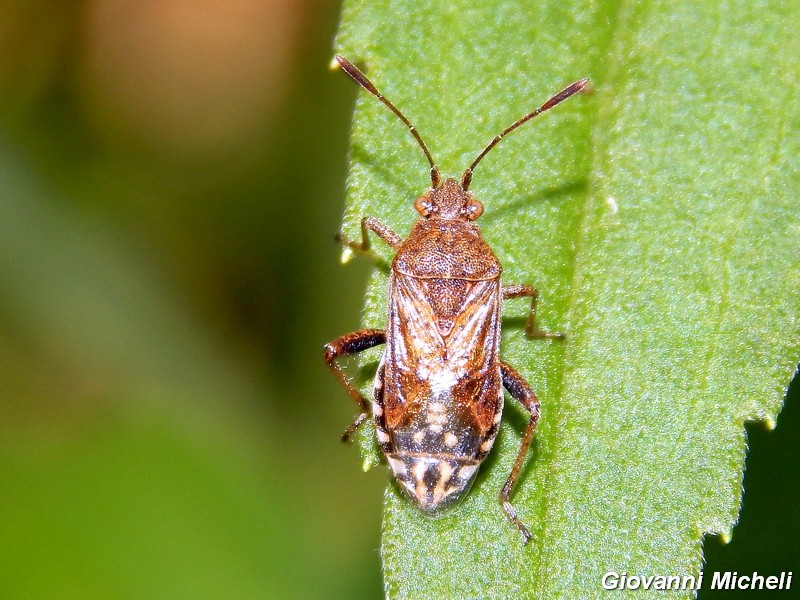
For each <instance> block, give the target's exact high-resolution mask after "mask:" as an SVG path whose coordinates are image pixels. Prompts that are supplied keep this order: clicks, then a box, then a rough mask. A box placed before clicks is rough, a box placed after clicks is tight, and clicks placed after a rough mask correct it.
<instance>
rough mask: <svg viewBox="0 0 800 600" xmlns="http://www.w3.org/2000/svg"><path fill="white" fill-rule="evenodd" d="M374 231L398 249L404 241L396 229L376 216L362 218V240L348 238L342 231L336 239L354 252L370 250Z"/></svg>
mask: <svg viewBox="0 0 800 600" xmlns="http://www.w3.org/2000/svg"><path fill="white" fill-rule="evenodd" d="M370 231H372V232H373V233H375V235H377V236H378V237H379V238H381V239H382V240H383V241H384V242H386V243H387V244H389V245H390V246H391V247H392V248H394V249H395V250H397V249H398V248H399V247H400V245H401V244H402V243H403V238H401V237H400V236H399V235H397V234H396V233H395V232H394V231H392V230H391V229H389V228H388V227H387V226H386V225H384V224H383V223H381V222H380V221H378V219H376V218H374V217H364V218H363V219H361V242H354V241H352V240H348V239H347V238H346V237H344V236H343V235H342V234H341V233H337V234H336V241H337V242H341V243H342V244H344V246H345V247H346V248H348V249H349V250H351V251H353V252H369V249H370V244H369V232H370Z"/></svg>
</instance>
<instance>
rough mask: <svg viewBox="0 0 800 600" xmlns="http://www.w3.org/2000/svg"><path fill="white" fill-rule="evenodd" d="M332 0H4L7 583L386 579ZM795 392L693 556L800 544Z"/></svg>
mask: <svg viewBox="0 0 800 600" xmlns="http://www.w3.org/2000/svg"><path fill="white" fill-rule="evenodd" d="M338 11H339V6H338V4H337V3H336V2H332V1H327V0H311V1H308V2H304V3H298V2H294V3H293V2H290V1H289V0H193V1H189V0H157V1H156V0H139V1H138V2H134V1H124V0H117V1H112V0H91V1H89V0H86V1H83V2H72V3H70V2H59V1H57V0H50V1H47V0H26V1H23V0H18V1H14V0H6V1H5V2H3V3H2V4H0V598H3V599H22V598H25V599H28V598H30V599H51V598H59V599H61V598H65V599H70V598H76V599H77V598H81V599H83V598H89V597H92V598H131V599H133V598H136V599H139V598H147V599H151V598H171V599H173V598H191V599H193V600H196V599H198V598H362V597H363V598H374V597H378V596H380V595H381V588H382V585H381V581H380V564H379V554H378V548H379V543H380V539H379V536H380V514H379V510H380V503H381V498H382V494H381V490H382V488H383V487H384V484H385V482H386V480H387V474H386V472H385V470H384V469H377V470H374V471H373V472H370V473H369V474H366V475H365V474H363V473H361V470H360V459H359V457H358V453H357V452H356V451H355V449H353V448H348V447H345V446H344V445H342V444H340V443H339V442H338V435H339V434H340V433H341V431H343V429H344V428H345V426H346V425H347V424H348V423H349V422H350V420H351V419H352V417H353V416H354V415H355V412H356V411H355V410H354V407H353V406H351V403H350V402H349V400H348V398H347V397H346V395H345V394H344V392H343V391H342V390H340V389H339V388H338V387H337V386H336V385H335V382H334V380H333V378H332V377H331V376H330V375H329V374H328V373H327V371H326V369H325V367H324V365H323V362H322V345H323V344H324V343H325V342H327V341H329V340H330V339H332V338H334V337H335V336H337V335H340V334H342V333H344V332H347V331H350V330H353V329H355V328H356V327H357V324H358V316H359V307H360V304H361V300H360V296H361V292H362V290H363V286H364V282H365V277H366V273H367V270H368V269H369V262H368V261H358V260H357V261H354V262H353V263H351V264H350V265H349V266H348V267H347V268H343V267H341V266H340V265H339V264H338V257H339V255H340V250H339V248H338V247H337V246H336V244H335V243H334V242H333V238H332V235H333V233H334V232H335V231H336V228H337V227H338V223H339V218H340V214H341V211H342V203H343V190H344V180H345V164H346V158H347V131H348V127H349V123H350V119H351V114H352V103H353V98H354V97H355V94H356V89H355V86H354V85H353V84H352V82H350V81H348V80H346V78H345V77H343V76H341V75H340V74H339V75H337V74H332V73H330V72H328V70H327V64H328V62H329V61H330V57H331V53H332V51H331V42H332V38H333V34H334V32H335V28H336V20H337V18H338ZM795 404H797V402H795ZM796 408H797V407H794V406H793V405H792V404H791V402H790V404H789V407H788V409H787V410H786V412H785V413H784V414H783V415H781V418H780V419H779V425H780V427H779V428H778V430H777V431H776V432H774V433H770V434H766V433H764V432H763V429H762V426H760V425H754V426H752V427H750V431H751V434H752V436H751V442H752V447H753V454H752V455H751V458H749V459H748V469H749V471H748V475H747V479H746V481H745V485H746V488H747V490H748V494H747V495H746V496H745V512H744V513H743V517H742V525H741V526H740V528H738V529H737V530H736V531H735V532H734V542H733V544H732V545H731V546H729V547H726V548H721V547H720V546H719V544H718V542H717V541H716V540H714V539H711V540H709V541H708V542H707V544H706V546H707V549H708V552H709V555H710V561H711V562H710V564H709V569H712V570H713V569H719V570H722V569H723V568H729V569H731V570H737V569H738V570H739V571H740V572H744V571H746V569H747V568H748V565H750V564H751V563H752V564H753V565H754V566H755V567H758V568H763V569H767V568H772V567H771V566H770V565H771V564H772V563H774V566H775V567H776V568H778V570H780V568H786V565H787V561H786V554H785V553H786V552H787V551H789V550H788V549H789V548H794V549H795V556H796V548H797V546H796V542H795V540H796V537H797V534H798V508H797V503H796V497H797V494H798V492H800V489H799V488H800V486H798V482H797V477H796V476H795V475H794V473H795V472H796V469H788V470H787V469H786V465H787V464H794V463H792V460H793V459H792V457H795V458H797V452H798V450H797V444H796V432H797V431H798V428H799V427H800V418H798V414H800V411H798V410H796ZM792 528H794V529H792ZM781 548H785V549H786V550H783V551H782V550H781ZM754 560H755V561H760V562H758V564H756V563H754V562H753V561H754ZM748 561H750V562H748ZM770 561H772V562H770Z"/></svg>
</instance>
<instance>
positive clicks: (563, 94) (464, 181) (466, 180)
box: [337, 57, 589, 191]
mask: <svg viewBox="0 0 800 600" xmlns="http://www.w3.org/2000/svg"><path fill="white" fill-rule="evenodd" d="M337 58H338V57H337ZM587 83H589V80H588V79H581V80H580V81H576V82H575V83H573V84H571V85H568V86H567V87H565V88H564V89H563V90H561V91H560V92H558V93H557V94H556V95H555V96H553V97H552V98H550V99H549V100H548V101H547V102H545V103H544V104H542V105H541V106H540V107H539V108H537V109H536V110H535V111H533V112H532V113H528V114H527V115H525V116H524V117H522V118H521V119H519V120H518V121H514V122H513V123H512V124H511V125H509V126H508V127H506V129H505V130H503V132H502V133H500V134H498V135H496V136H495V137H494V139H493V140H492V141H491V142H489V145H488V146H486V148H484V149H483V151H482V152H481V153H480V154H479V155H478V158H476V159H475V160H473V161H472V164H471V165H470V166H468V167H467V170H466V171H464V174H463V175H462V176H461V187H462V188H464V191H467V190H468V189H469V184H470V183H471V182H472V171H473V170H474V169H475V166H476V165H477V164H478V163H479V162H480V161H481V159H482V158H483V157H484V156H486V155H487V154H488V153H489V150H491V149H492V148H494V147H495V146H497V144H499V143H500V140H502V139H503V138H504V137H505V136H506V135H508V134H509V133H511V132H512V131H514V130H515V129H516V128H517V127H519V126H520V125H522V124H523V123H526V122H528V121H530V120H531V119H532V118H533V117H535V116H537V115H540V114H542V113H543V112H544V111H546V110H550V109H551V108H553V107H554V106H555V105H556V104H558V103H559V102H563V101H564V100H566V99H567V98H569V97H570V96H572V94H575V93H577V92H580V91H581V90H582V89H583V88H585V87H586V84H587ZM362 85H364V84H362ZM401 118H402V117H401Z"/></svg>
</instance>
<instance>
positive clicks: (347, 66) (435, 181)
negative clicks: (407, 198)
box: [335, 54, 574, 188]
mask: <svg viewBox="0 0 800 600" xmlns="http://www.w3.org/2000/svg"><path fill="white" fill-rule="evenodd" d="M335 57H336V62H338V63H339V65H340V66H341V67H342V69H344V72H345V73H347V74H348V75H349V76H350V77H352V78H353V80H354V81H355V82H356V83H357V84H358V85H360V86H361V87H362V88H364V89H365V90H367V91H368V92H369V93H370V94H372V95H373V96H375V97H376V98H378V100H380V101H381V102H383V103H384V104H385V105H386V106H388V107H389V110H391V111H392V112H393V113H394V114H396V115H397V116H398V117H399V118H400V120H401V121H402V122H403V123H405V125H406V127H408V130H409V131H410V132H411V135H413V136H414V139H415V140H417V143H418V144H419V146H420V148H422V151H423V152H424V153H425V158H427V159H428V162H429V163H430V165H431V185H432V186H433V187H435V188H437V187H439V182H440V181H441V175H440V174H439V167H437V166H436V163H435V162H433V157H432V156H431V153H430V151H429V150H428V147H427V146H426V145H425V142H423V141H422V138H421V137H420V135H419V132H418V131H417V128H416V127H414V126H413V125H412V124H411V121H409V120H408V119H407V118H406V116H405V115H404V114H403V113H401V112H400V109H399V108H397V107H396V106H395V105H394V104H392V103H391V102H390V101H389V100H388V99H387V98H386V97H385V96H384V95H383V94H381V93H380V92H379V91H378V88H376V87H375V86H374V85H373V83H372V82H371V81H370V80H369V79H367V76H366V75H364V73H362V72H361V71H360V70H359V69H358V67H356V66H355V65H354V64H353V63H351V62H350V61H349V60H347V59H346V58H345V57H343V56H340V55H338V54H336V55H335ZM562 93H563V92H562ZM573 93H574V92H573ZM505 133H506V132H503V134H504V135H505ZM487 151H488V150H487ZM487 151H484V154H485V153H486V152H487ZM476 162H477V161H476ZM473 166H474V164H473Z"/></svg>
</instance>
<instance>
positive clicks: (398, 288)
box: [383, 274, 445, 428]
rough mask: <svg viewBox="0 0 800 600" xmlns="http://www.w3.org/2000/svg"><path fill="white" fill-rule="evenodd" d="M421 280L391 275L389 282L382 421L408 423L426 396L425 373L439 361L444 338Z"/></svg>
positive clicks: (428, 391)
mask: <svg viewBox="0 0 800 600" xmlns="http://www.w3.org/2000/svg"><path fill="white" fill-rule="evenodd" d="M435 322H436V318H435V313H434V307H433V305H432V304H431V303H430V302H429V301H428V299H427V297H426V294H425V289H424V286H423V284H422V283H421V280H419V279H416V278H413V277H408V276H403V275H395V274H393V275H392V277H391V279H390V285H389V327H388V329H387V339H386V361H385V363H386V365H385V388H384V396H383V403H384V411H385V413H386V424H387V426H388V427H390V428H395V427H397V426H399V425H400V424H401V423H408V422H409V421H410V420H411V419H413V417H414V415H415V414H416V413H417V412H418V411H419V408H420V406H421V405H422V403H423V402H425V401H426V400H427V398H428V397H429V396H430V386H429V385H428V382H427V378H426V377H425V373H426V372H427V371H429V370H430V368H431V366H432V365H438V364H440V363H441V360H442V357H443V356H444V349H445V345H444V339H443V338H442V336H441V334H440V333H439V330H438V328H437V327H436V326H435Z"/></svg>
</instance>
